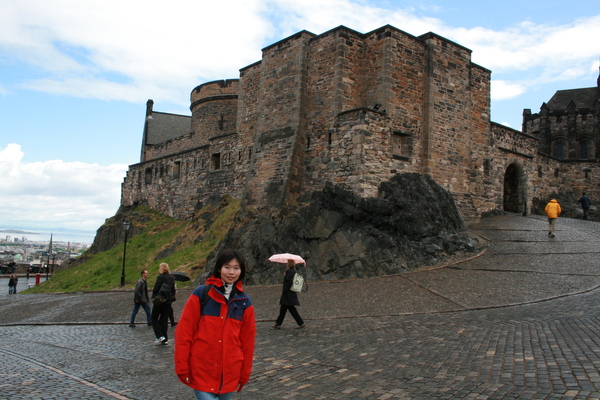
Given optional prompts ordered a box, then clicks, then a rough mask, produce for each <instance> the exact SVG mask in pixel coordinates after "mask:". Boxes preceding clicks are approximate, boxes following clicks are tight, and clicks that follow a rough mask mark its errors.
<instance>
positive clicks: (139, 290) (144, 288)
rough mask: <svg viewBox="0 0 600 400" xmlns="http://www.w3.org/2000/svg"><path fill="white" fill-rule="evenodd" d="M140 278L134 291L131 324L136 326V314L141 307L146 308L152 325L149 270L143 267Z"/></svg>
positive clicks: (133, 326) (148, 319)
mask: <svg viewBox="0 0 600 400" xmlns="http://www.w3.org/2000/svg"><path fill="white" fill-rule="evenodd" d="M140 275H141V277H140V279H138V281H137V283H136V284H135V290H134V292H133V303H134V304H133V311H132V312H131V319H130V320H129V326H130V327H131V328H135V316H136V315H137V313H138V311H139V310H140V307H143V308H144V311H145V312H146V322H147V323H148V325H152V311H151V310H150V298H149V297H148V271H147V270H145V269H143V270H141V271H140Z"/></svg>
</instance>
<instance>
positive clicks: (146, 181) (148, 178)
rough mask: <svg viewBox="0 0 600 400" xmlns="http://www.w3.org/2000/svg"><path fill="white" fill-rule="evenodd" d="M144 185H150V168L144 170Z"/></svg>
mask: <svg viewBox="0 0 600 400" xmlns="http://www.w3.org/2000/svg"><path fill="white" fill-rule="evenodd" d="M144 183H145V184H146V185H150V184H152V168H146V171H145V175H144Z"/></svg>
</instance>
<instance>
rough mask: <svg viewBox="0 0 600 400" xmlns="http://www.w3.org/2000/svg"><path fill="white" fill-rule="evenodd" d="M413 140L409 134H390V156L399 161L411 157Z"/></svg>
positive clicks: (395, 132) (399, 132)
mask: <svg viewBox="0 0 600 400" xmlns="http://www.w3.org/2000/svg"><path fill="white" fill-rule="evenodd" d="M412 151H413V139H412V136H411V135H410V134H409V133H406V132H401V131H394V132H393V134H392V156H393V157H394V158H396V159H400V160H408V159H409V158H410V157H411V156H412Z"/></svg>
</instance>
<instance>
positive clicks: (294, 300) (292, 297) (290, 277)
mask: <svg viewBox="0 0 600 400" xmlns="http://www.w3.org/2000/svg"><path fill="white" fill-rule="evenodd" d="M295 266H296V263H295V262H294V260H288V262H287V264H286V270H285V274H284V276H283V290H282V292H281V298H280V299H279V316H278V317H277V321H275V325H274V326H273V328H275V329H281V324H283V319H284V318H285V314H286V313H287V311H288V310H289V312H290V314H292V317H294V319H295V320H296V323H297V324H298V327H297V328H304V327H305V326H306V325H304V321H303V320H302V317H301V316H300V313H299V312H298V310H297V309H296V306H299V305H300V302H299V301H298V293H296V292H292V290H291V289H292V285H293V284H294V275H295V274H296V269H295V268H294V267H295Z"/></svg>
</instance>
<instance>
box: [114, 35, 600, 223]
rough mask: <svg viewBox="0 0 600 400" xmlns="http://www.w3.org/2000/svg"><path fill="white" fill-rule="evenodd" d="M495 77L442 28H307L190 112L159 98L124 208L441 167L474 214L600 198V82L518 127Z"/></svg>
mask: <svg viewBox="0 0 600 400" xmlns="http://www.w3.org/2000/svg"><path fill="white" fill-rule="evenodd" d="M490 75H491V71H489V70H488V69H486V68H484V67H481V66H479V65H477V64H474V63H473V62H471V50H469V49H467V48H465V47H463V46H461V45H459V44H457V43H454V42H452V41H450V40H448V39H445V38H443V37H441V36H439V35H436V34H435V33H426V34H424V35H421V36H413V35H410V34H408V33H406V32H403V31H401V30H399V29H397V28H395V27H393V26H389V25H388V26H383V27H381V28H379V29H376V30H374V31H372V32H369V33H366V34H362V33H359V32H356V31H354V30H351V29H348V28H346V27H344V26H340V27H337V28H335V29H332V30H330V31H328V32H325V33H323V34H320V35H315V34H313V33H310V32H307V31H301V32H298V33H297V34H295V35H293V36H290V37H288V38H286V39H283V40H281V41H279V42H277V43H274V44H272V45H270V46H268V47H266V48H264V49H263V50H262V59H261V60H260V61H258V62H256V63H254V64H251V65H249V66H246V67H244V68H242V69H241V70H240V76H239V79H228V80H220V81H214V82H208V83H204V84H202V85H200V86H198V87H196V88H195V89H193V91H192V93H191V106H190V109H191V117H190V116H183V115H175V114H167V113H160V112H156V111H154V110H153V101H152V100H149V101H148V103H147V110H146V122H145V125H144V134H143V143H142V151H141V160H140V162H139V163H137V164H134V165H131V166H130V167H129V171H128V173H127V176H126V178H125V180H124V182H123V185H122V200H121V202H122V205H123V206H130V205H133V204H135V203H142V202H145V203H147V204H148V205H149V206H150V207H151V208H153V209H155V210H157V211H160V212H162V213H165V214H167V215H170V216H173V217H177V218H182V219H188V218H190V217H191V216H192V214H193V212H194V210H195V209H197V208H198V206H199V205H202V204H203V203H204V202H205V201H206V200H207V199H208V198H210V197H211V196H214V195H217V196H219V195H225V194H227V195H230V196H232V197H234V198H244V199H245V200H246V201H248V202H249V204H251V205H254V206H255V207H257V208H259V209H262V210H266V211H269V210H277V209H279V208H280V207H281V206H282V205H284V204H288V203H293V202H294V201H295V200H296V199H298V197H299V196H300V195H301V194H303V193H308V192H311V191H314V190H320V189H322V188H323V187H324V186H325V184H326V183H327V182H333V183H335V184H336V185H339V186H340V187H343V188H345V189H348V190H351V191H352V192H354V193H356V194H357V195H359V196H362V197H376V196H378V187H379V184H380V183H381V182H383V181H387V180H389V179H390V177H391V176H393V175H395V174H397V173H406V172H416V173H419V174H424V175H429V176H431V177H432V178H433V179H434V180H435V182H437V183H438V184H439V185H441V186H442V187H443V188H445V189H446V190H448V191H449V192H450V193H451V194H452V196H453V198H454V200H455V202H456V204H457V206H458V208H459V210H460V212H461V214H462V216H463V218H464V219H465V221H467V222H473V221H476V220H477V219H479V218H480V217H481V216H482V215H486V214H488V213H493V212H495V211H499V210H504V211H509V212H519V213H521V212H523V213H527V212H529V211H530V209H531V205H532V204H533V202H534V200H535V199H542V200H544V201H545V200H546V199H547V198H548V197H549V196H552V195H554V194H556V193H571V194H572V195H573V196H574V195H575V194H577V195H579V194H580V193H581V191H584V190H585V191H587V192H588V194H590V196H591V197H592V198H598V197H600V192H599V187H598V182H599V181H598V178H597V177H598V176H600V166H599V163H598V161H599V158H600V100H599V99H600V88H599V87H598V85H600V82H599V83H598V85H597V86H596V87H591V88H585V89H576V90H565V91H558V92H557V93H556V95H555V96H554V97H553V98H552V99H551V100H550V101H549V102H548V103H547V104H546V103H544V104H543V105H542V107H541V110H540V112H539V113H537V114H532V113H531V111H530V110H525V111H524V113H523V127H522V131H518V130H515V129H511V128H509V127H506V126H503V125H500V124H497V123H494V122H491V121H490Z"/></svg>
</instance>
